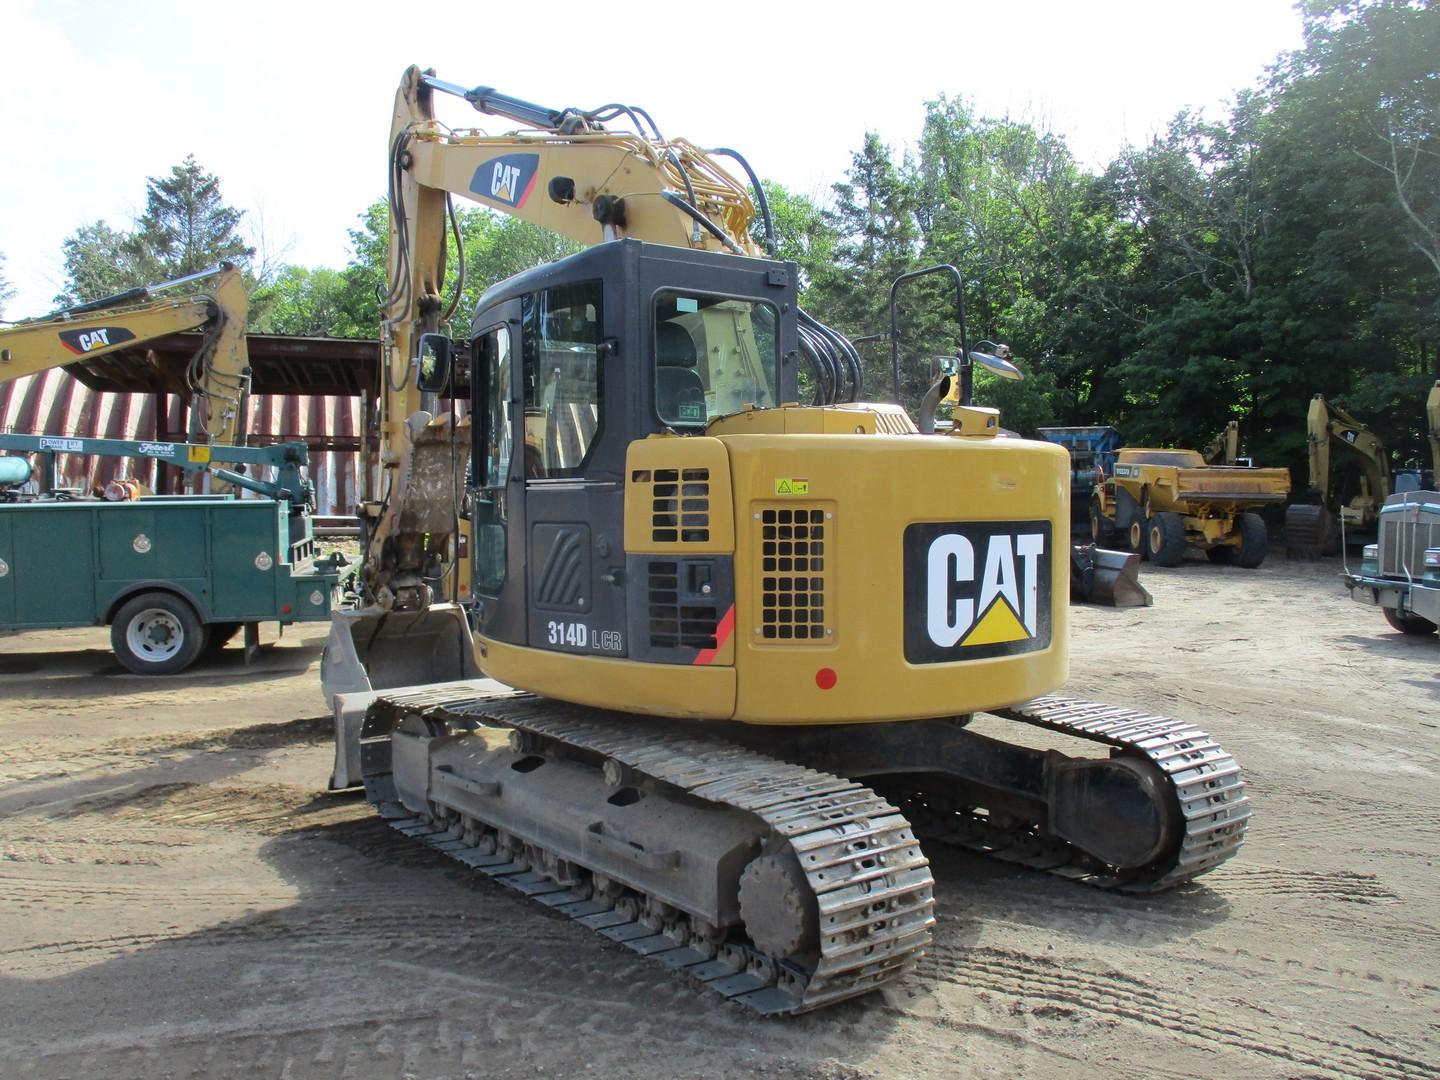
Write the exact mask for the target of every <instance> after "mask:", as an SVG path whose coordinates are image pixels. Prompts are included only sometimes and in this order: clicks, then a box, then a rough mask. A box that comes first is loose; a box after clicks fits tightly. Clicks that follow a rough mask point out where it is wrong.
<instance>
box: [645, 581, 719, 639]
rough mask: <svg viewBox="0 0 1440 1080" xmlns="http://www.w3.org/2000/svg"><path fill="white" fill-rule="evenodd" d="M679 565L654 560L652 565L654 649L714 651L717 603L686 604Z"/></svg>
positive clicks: (650, 596)
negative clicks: (681, 588)
mask: <svg viewBox="0 0 1440 1080" xmlns="http://www.w3.org/2000/svg"><path fill="white" fill-rule="evenodd" d="M680 573H681V568H680V564H679V563H678V562H672V561H669V560H659V559H656V560H652V561H651V562H650V563H649V566H648V574H647V598H648V602H649V615H650V617H649V628H650V647H651V648H652V649H675V648H686V649H714V648H717V647H718V646H717V642H716V639H715V633H716V630H717V628H718V626H719V624H720V612H719V609H718V608H717V607H716V606H715V605H714V604H695V603H686V602H684V601H683V600H682V599H681V595H680Z"/></svg>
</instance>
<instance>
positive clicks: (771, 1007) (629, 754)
mask: <svg viewBox="0 0 1440 1080" xmlns="http://www.w3.org/2000/svg"><path fill="white" fill-rule="evenodd" d="M453 693H454V690H453V688H452V690H451V694H452V695H453ZM383 701H384V703H385V704H386V705H389V706H391V707H393V708H394V710H395V712H396V714H397V716H404V715H406V714H413V713H419V714H421V715H423V716H424V717H426V718H427V719H432V720H442V721H458V722H459V723H460V724H461V725H462V726H464V725H474V724H476V723H479V724H482V725H486V726H504V727H510V728H513V729H516V730H519V731H523V732H529V733H531V734H532V735H534V736H538V737H540V738H542V739H552V740H555V741H557V742H560V743H563V744H565V745H567V746H570V747H574V748H578V749H581V750H583V751H586V752H588V753H591V754H594V755H596V756H599V757H603V758H607V759H613V760H615V761H618V762H620V763H622V764H623V765H625V766H626V767H627V768H628V769H630V770H632V771H633V772H634V773H636V774H641V775H644V776H648V777H651V778H653V779H654V780H657V781H660V782H662V783H665V784H668V785H671V786H673V787H675V788H677V789H679V790H681V791H685V792H688V793H689V794H691V795H693V796H695V797H697V798H701V799H704V800H706V801H708V802H712V803H716V804H723V805H727V806H730V807H734V808H737V809H740V810H743V811H746V812H748V813H750V814H752V815H754V816H755V817H757V818H758V819H760V820H761V821H762V822H764V823H765V825H767V826H768V827H769V829H770V831H771V834H772V835H773V836H774V837H776V838H778V839H779V840H781V841H783V843H784V844H786V845H787V846H788V847H789V849H790V851H791V852H792V853H793V854H794V855H795V857H796V859H797V861H798V862H799V864H800V867H801V869H802V870H803V871H804V873H805V876H806V879H807V880H808V882H809V885H810V888H811V890H812V892H813V894H814V896H815V899H816V903H817V907H818V913H819V936H820V952H819V960H818V963H817V964H815V966H814V967H813V969H812V970H809V971H806V970H802V969H801V968H800V967H799V966H798V965H796V964H794V963H792V962H791V961H789V960H778V959H776V958H774V957H769V956H766V955H764V954H762V953H760V952H759V951H758V950H757V949H755V948H754V947H753V946H752V945H750V944H747V943H727V944H725V945H723V946H721V947H720V948H719V949H718V950H716V949H714V948H710V949H706V948H704V946H703V944H702V943H701V942H700V941H699V940H698V939H697V938H696V937H695V936H694V935H692V934H691V933H690V932H689V931H688V929H687V926H686V921H685V919H684V917H683V915H682V916H681V917H680V918H679V919H678V920H672V921H671V922H670V923H669V924H668V925H667V924H666V923H665V922H663V921H661V920H660V919H658V918H656V917H655V915H654V914H653V912H648V911H647V907H648V905H646V904H644V903H643V902H642V903H639V904H634V905H631V907H632V908H633V910H632V911H631V913H630V914H622V912H621V911H619V910H616V908H617V907H618V906H619V905H617V904H616V903H615V902H614V900H613V899H611V900H606V899H604V898H601V897H598V896H584V895H580V894H578V893H575V892H572V891H570V890H569V889H567V888H566V887H565V886H563V885H560V884H558V883H557V882H555V881H553V880H551V879H549V878H548V877H546V876H545V874H544V873H543V872H541V871H539V870H535V869H532V868H531V867H530V866H529V865H528V863H523V862H515V861H513V860H512V858H511V856H509V855H506V854H501V853H496V854H481V853H480V852H479V851H478V850H477V848H475V847H474V846H471V845H469V844H467V843H466V842H465V840H464V839H463V835H464V830H463V825H462V824H454V825H451V824H438V823H435V822H433V821H432V822H427V821H425V820H423V819H421V818H417V817H414V816H413V815H412V814H411V812H410V811H409V810H406V809H405V808H404V807H402V806H400V805H399V804H398V803H397V802H389V805H386V803H387V802H388V801H389V799H393V789H390V790H389V791H386V790H384V789H386V788H388V787H389V785H377V784H375V783H374V782H373V781H371V780H370V779H368V778H367V781H366V791H367V794H369V795H370V798H371V801H372V802H376V803H377V805H379V808H380V811H381V813H382V814H384V815H385V816H387V817H389V818H391V822H390V823H391V824H392V825H393V826H394V827H395V828H396V829H398V830H399V831H400V832H402V833H405V834H406V835H408V836H412V837H415V838H417V839H421V840H424V841H425V842H426V843H428V844H430V845H431V846H432V847H435V848H437V849H438V850H440V851H443V852H445V853H447V854H449V855H451V856H453V857H454V858H456V859H458V860H460V861H461V862H463V863H466V864H467V865H470V866H472V867H474V868H476V869H478V870H480V871H481V872H482V873H485V874H488V875H489V876H491V877H493V878H496V879H497V880H499V881H501V882H502V883H504V884H506V885H509V886H511V887H513V888H515V889H518V890H520V891H521V892H523V893H526V894H527V895H529V896H532V897H534V898H535V899H537V900H539V901H540V902H541V903H543V904H545V905H546V906H548V907H551V908H553V909H555V910H556V911H559V912H561V913H562V914H565V915H568V916H570V917H571V918H572V919H574V920H576V921H577V922H579V923H581V924H583V925H585V926H587V927H589V928H590V929H592V930H596V931H598V932H599V933H601V934H602V935H604V936H605V937H607V938H609V939H610V940H612V941H616V942H620V943H622V944H624V945H626V946H628V947H629V948H630V949H633V950H634V951H635V952H638V953H640V954H641V955H644V956H653V957H654V958H655V959H657V960H659V961H660V962H661V963H663V964H665V965H667V966H668V967H671V968H673V969H677V970H682V971H684V972H685V973H686V974H688V975H690V976H692V977H694V978H696V979H699V980H700V981H701V982H703V983H705V984H706V985H708V986H709V987H710V988H711V989H714V990H716V991H717V992H719V993H720V994H722V995H724V996H725V997H727V998H732V999H734V1000H736V1001H739V1002H741V1003H742V1004H744V1005H747V1006H749V1007H750V1008H752V1009H754V1010H755V1011H757V1012H759V1013H764V1014H784V1013H798V1012H805V1011H807V1010H810V1009H814V1008H818V1007H820V1006H822V1005H827V1004H830V1003H832V1002H835V1001H839V1000H842V999H844V998H848V997H854V996H856V995H857V994H863V993H866V992H868V991H869V990H872V989H874V988H875V987H878V986H881V985H883V984H885V983H888V982H891V981H893V980H895V979H896V978H898V977H900V976H901V975H903V974H904V973H905V972H906V971H908V970H909V969H910V968H911V967H913V966H914V964H915V962H916V961H917V960H918V959H919V958H920V956H921V955H922V954H923V952H924V950H925V947H926V946H927V945H928V944H929V942H930V930H931V927H933V926H934V924H935V916H934V881H933V879H932V878H931V876H930V869H929V867H930V864H929V860H928V859H926V858H925V856H924V853H923V852H922V851H921V850H920V845H919V842H918V841H917V840H916V839H915V835H914V832H913V831H912V829H911V828H910V823H909V822H908V821H906V820H905V818H904V817H903V816H902V815H901V814H900V813H899V812H898V811H897V810H896V809H895V808H894V807H893V806H891V805H890V804H889V803H887V802H886V801H885V800H884V799H882V798H880V797H879V796H878V795H876V794H875V793H874V792H872V791H870V790H869V789H868V788H865V787H863V786H862V785H860V784H857V783H854V782H853V781H850V780H846V779H844V778H842V777H837V776H833V775H831V774H829V773H823V772H817V771H815V770H813V769H806V768H802V767H800V766H796V765H790V764H786V763H785V762H781V761H776V760H774V759H771V758H767V757H765V756H764V755H761V754H757V753H754V752H752V751H749V750H744V749H741V748H739V747H736V746H733V745H731V744H729V743H726V742H724V741H721V740H718V739H709V738H705V737H696V736H692V735H682V734H676V733H673V732H664V731H658V730H656V729H655V727H654V726H653V725H648V724H644V723H643V722H637V721H636V720H635V719H634V718H628V719H626V720H624V721H623V726H622V725H621V724H618V723H613V722H612V723H605V722H603V721H597V720H596V719H594V717H595V710H591V709H583V708H580V707H577V706H571V705H565V704H563V703H560V702H555V701H550V700H540V699H537V698H533V697H528V696H527V697H511V698H505V697H493V696H492V697H486V698H478V699H477V698H475V697H474V696H473V695H467V696H465V697H462V698H458V699H456V698H454V697H451V698H450V699H448V700H447V699H444V698H443V696H441V695H437V693H436V692H434V691H422V692H418V693H415V694H400V695H395V696H391V697H387V698H385V699H383ZM377 796H378V798H377ZM387 796H388V798H387ZM632 892H633V890H632ZM697 946H699V947H697Z"/></svg>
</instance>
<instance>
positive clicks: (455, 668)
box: [320, 604, 481, 708]
mask: <svg viewBox="0 0 1440 1080" xmlns="http://www.w3.org/2000/svg"><path fill="white" fill-rule="evenodd" d="M480 675H481V671H480V667H479V665H478V664H477V663H476V662H475V650H474V647H473V646H472V644H471V640H470V624H469V622H468V621H467V620H466V618H465V612H464V611H463V610H462V609H461V608H460V606H459V605H458V604H432V605H431V606H430V607H429V608H426V609H425V610H424V611H386V610H385V609H383V608H379V607H369V608H355V609H350V610H344V611H337V612H335V613H334V614H333V615H332V616H331V619H330V640H329V641H327V642H326V643H325V655H324V656H323V657H322V658H321V661H320V688H321V692H322V693H324V695H325V701H326V703H327V704H329V705H330V706H331V707H332V708H333V707H334V704H335V695H336V694H355V693H365V692H367V691H371V690H393V689H395V688H397V687H401V686H425V685H429V684H431V683H442V682H454V681H456V680H457V679H474V678H479V677H480Z"/></svg>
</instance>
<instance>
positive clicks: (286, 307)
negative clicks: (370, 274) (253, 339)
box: [251, 266, 358, 337]
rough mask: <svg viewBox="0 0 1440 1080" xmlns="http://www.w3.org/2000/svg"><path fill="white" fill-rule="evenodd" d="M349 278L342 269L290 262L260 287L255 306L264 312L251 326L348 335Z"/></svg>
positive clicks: (318, 334) (297, 333)
mask: <svg viewBox="0 0 1440 1080" xmlns="http://www.w3.org/2000/svg"><path fill="white" fill-rule="evenodd" d="M345 301H346V280H345V274H344V272H343V271H340V270H331V269H329V268H327V267H323V266H321V267H315V268H314V269H310V268H307V267H304V266H286V267H285V268H283V269H282V270H281V271H280V273H279V274H278V275H277V277H276V279H275V281H274V282H272V283H271V284H270V285H267V286H265V287H264V288H263V289H261V290H259V291H258V292H257V294H256V296H255V298H254V302H253V304H252V306H257V307H259V308H260V310H261V314H260V316H259V317H258V319H257V320H256V321H255V322H254V325H252V327H251V329H253V330H257V331H259V332H261V333H265V334H291V335H294V336H297V337H348V336H358V335H351V334H345V333H341V332H340V331H342V330H345V329H347V328H348V325H347V320H346V312H345Z"/></svg>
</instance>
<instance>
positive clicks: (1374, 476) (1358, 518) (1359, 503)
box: [1285, 394, 1391, 559]
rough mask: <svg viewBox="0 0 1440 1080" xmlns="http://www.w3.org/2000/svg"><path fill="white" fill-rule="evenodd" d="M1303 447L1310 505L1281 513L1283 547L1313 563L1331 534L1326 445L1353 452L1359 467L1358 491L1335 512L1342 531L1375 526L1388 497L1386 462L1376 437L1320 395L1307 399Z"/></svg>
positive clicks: (1328, 449) (1355, 530)
mask: <svg viewBox="0 0 1440 1080" xmlns="http://www.w3.org/2000/svg"><path fill="white" fill-rule="evenodd" d="M1305 438H1306V444H1307V447H1308V451H1309V459H1310V486H1309V491H1308V495H1309V498H1310V500H1311V501H1310V503H1308V504H1297V505H1294V506H1291V507H1289V508H1288V509H1287V510H1286V511H1285V545H1286V548H1287V549H1288V550H1289V551H1290V552H1291V553H1292V554H1293V555H1295V556H1297V557H1299V558H1311V559H1314V558H1319V557H1320V555H1321V553H1322V552H1324V551H1326V550H1328V549H1329V548H1330V547H1331V546H1332V534H1333V532H1334V529H1335V518H1334V514H1333V513H1332V511H1331V510H1330V506H1329V503H1330V495H1331V490H1330V487H1331V486H1330V444H1331V443H1332V442H1336V443H1339V444H1340V445H1342V446H1345V447H1347V448H1349V449H1350V450H1353V451H1354V452H1355V453H1356V455H1357V456H1358V457H1359V462H1360V491H1359V493H1358V494H1357V495H1355V497H1354V498H1352V499H1351V500H1350V501H1349V502H1348V503H1347V504H1345V505H1344V506H1342V507H1340V508H1339V512H1340V517H1341V520H1342V521H1343V523H1344V527H1345V529H1346V531H1348V532H1359V531H1361V530H1364V529H1368V528H1370V527H1371V526H1373V525H1374V524H1375V522H1376V518H1377V515H1378V514H1379V512H1380V507H1381V505H1382V504H1383V503H1384V502H1385V498H1386V496H1388V495H1389V494H1390V487H1391V484H1390V459H1389V457H1388V455H1387V453H1386V451H1385V444H1384V443H1383V442H1381V441H1380V437H1379V436H1378V435H1376V434H1375V433H1374V432H1373V431H1371V430H1370V429H1369V428H1367V427H1366V426H1365V425H1364V424H1362V423H1361V422H1360V421H1359V420H1357V419H1356V418H1355V417H1354V416H1352V415H1351V414H1350V413H1349V412H1347V411H1346V410H1344V409H1342V408H1340V407H1339V406H1338V405H1331V404H1329V403H1327V402H1326V400H1325V395H1323V394H1316V395H1315V396H1314V397H1313V398H1311V400H1310V409H1309V412H1308V413H1307V415H1306V431H1305Z"/></svg>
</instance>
